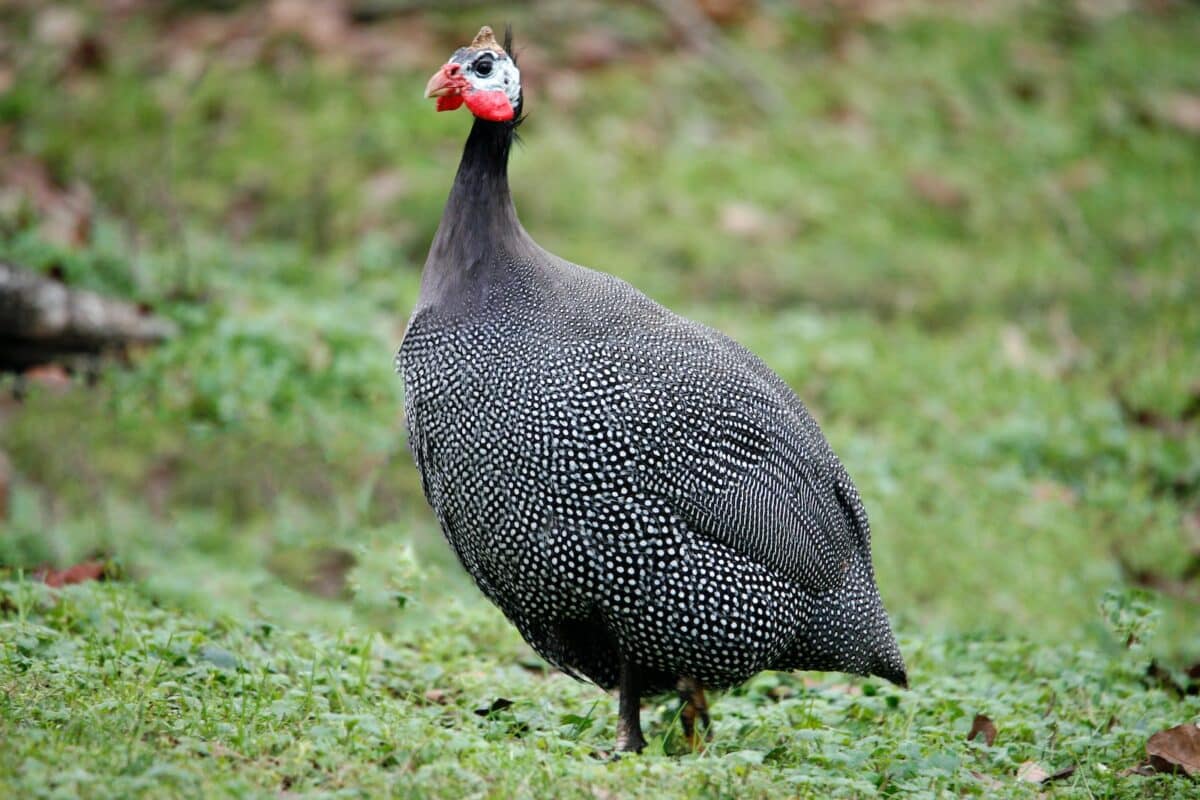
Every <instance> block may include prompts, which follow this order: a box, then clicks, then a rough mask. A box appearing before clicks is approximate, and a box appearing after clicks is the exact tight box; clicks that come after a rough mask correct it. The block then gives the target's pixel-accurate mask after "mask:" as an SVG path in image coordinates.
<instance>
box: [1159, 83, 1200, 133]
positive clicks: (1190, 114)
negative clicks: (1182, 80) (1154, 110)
mask: <svg viewBox="0 0 1200 800" xmlns="http://www.w3.org/2000/svg"><path fill="white" fill-rule="evenodd" d="M1162 117H1163V119H1164V120H1166V121H1167V122H1168V123H1170V124H1171V125H1173V126H1174V127H1176V128H1178V129H1179V130H1180V131H1182V132H1184V133H1188V134H1191V135H1192V136H1200V94H1184V93H1180V94H1175V95H1172V96H1170V97H1169V98H1167V100H1166V102H1165V103H1164V104H1163V110H1162Z"/></svg>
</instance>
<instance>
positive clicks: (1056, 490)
mask: <svg viewBox="0 0 1200 800" xmlns="http://www.w3.org/2000/svg"><path fill="white" fill-rule="evenodd" d="M1029 490H1030V494H1032V495H1033V499H1034V500H1036V501H1038V502H1039V503H1061V504H1062V505H1064V506H1074V505H1075V503H1076V502H1078V500H1079V497H1078V496H1077V495H1076V494H1075V491H1074V490H1073V489H1071V487H1069V486H1063V485H1062V484H1061V483H1059V482H1058V481H1051V480H1043V481H1034V483H1033V485H1032V486H1030V487H1029Z"/></svg>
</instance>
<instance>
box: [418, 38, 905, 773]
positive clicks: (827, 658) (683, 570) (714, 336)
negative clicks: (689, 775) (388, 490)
mask: <svg viewBox="0 0 1200 800" xmlns="http://www.w3.org/2000/svg"><path fill="white" fill-rule="evenodd" d="M505 49H506V50H508V49H510V48H508V47H507V46H506V47H505ZM435 77H436V76H435ZM431 85H432V81H431ZM468 91H469V90H468ZM442 99H443V98H442V97H441V96H439V102H440V101H441V100H442ZM516 108H517V112H518V114H519V108H520V98H519V96H518V100H517V103H516ZM515 124H516V122H515V121H500V122H497V121H492V120H490V119H488V118H484V117H478V116H477V119H476V121H475V124H474V127H473V129H472V132H471V135H470V137H469V139H468V142H467V146H466V149H465V150H464V154H463V159H462V163H461V165H460V168H459V173H458V176H457V177H456V179H455V184H454V188H453V189H452V191H451V196H450V200H449V201H448V202H447V207H446V211H445V214H444V215H443V219H442V224H441V226H440V228H439V230H438V233H437V235H436V237H435V239H434V243H433V246H432V248H431V250H430V254H429V258H428V260H427V262H426V265H425V271H424V274H423V279H422V290H421V296H420V299H419V301H418V305H417V308H416V310H415V311H414V313H413V316H412V318H411V320H410V322H409V327H408V330H407V332H406V334H405V337H404V342H403V344H402V346H401V349H400V352H399V354H398V356H397V367H398V369H399V371H400V372H401V374H402V376H403V379H404V385H405V412H406V417H407V421H408V427H409V434H410V444H411V449H412V452H413V454H414V457H415V460H416V463H417V467H418V469H419V471H420V474H421V478H422V482H423V486H424V490H425V494H426V497H427V498H428V500H429V503H430V505H431V506H432V508H433V511H434V513H435V514H436V516H437V518H438V519H439V521H440V522H441V525H442V528H443V531H444V533H445V535H446V538H447V540H448V541H449V543H450V545H451V547H452V548H453V549H454V551H455V553H456V554H457V556H458V558H459V559H460V561H461V562H462V564H463V566H464V567H465V568H466V570H467V572H468V573H470V574H471V576H472V577H473V578H474V579H475V582H476V583H477V584H478V586H479V588H480V589H481V590H482V591H483V592H484V594H486V595H487V596H488V598H489V599H491V600H492V602H494V603H495V604H496V605H497V606H499V607H500V609H501V610H502V611H503V612H504V613H505V615H506V616H507V617H508V618H509V619H510V620H511V621H512V622H513V624H514V625H516V627H517V628H518V629H519V630H520V632H521V634H522V635H523V636H524V637H525V639H526V640H527V641H528V642H529V643H530V644H531V645H532V646H533V647H534V648H535V649H536V650H537V651H538V652H539V653H540V654H541V655H542V656H543V657H545V658H546V659H547V660H548V661H549V662H551V663H552V664H554V665H555V666H557V667H559V668H561V669H562V670H564V671H566V672H567V673H569V674H572V675H575V676H577V677H583V678H587V679H589V680H592V681H594V682H595V683H597V684H599V685H600V686H602V687H605V688H612V687H615V686H620V687H621V689H622V695H623V698H622V725H623V728H622V733H621V736H622V737H623V738H622V741H621V744H622V745H623V746H624V747H626V748H628V749H638V747H639V746H640V744H641V733H640V729H637V721H636V698H637V696H639V695H640V694H641V693H646V692H657V691H666V690H671V689H675V688H677V687H682V686H684V685H686V686H687V687H689V688H688V690H687V691H688V694H687V696H688V697H690V696H694V694H695V692H699V691H700V688H699V687H701V686H709V687H727V686H731V685H735V684H738V683H740V682H742V681H744V680H746V679H747V678H749V677H750V676H752V675H754V674H755V673H757V672H759V671H761V670H764V669H779V670H791V669H826V670H842V671H848V672H855V673H861V674H877V675H881V676H883V677H885V678H888V679H890V680H893V681H896V682H898V683H904V681H905V672H904V666H903V661H902V659H901V657H900V652H899V649H898V648H897V646H896V642H895V639H894V638H893V636H892V633H891V629H890V626H889V624H888V620H887V615H886V613H885V611H884V609H883V605H882V603H881V601H880V599H879V595H878V592H877V590H876V588H875V581H874V574H873V570H872V566H871V558H870V532H869V527H868V523H867V516H866V512H865V510H864V508H863V504H862V501H861V500H860V498H859V495H858V492H857V491H856V490H855V488H854V485H853V483H852V482H851V480H850V477H849V475H848V474H847V473H846V470H845V469H844V468H843V466H842V464H841V463H840V462H839V461H838V459H837V457H836V456H835V455H834V453H833V451H832V450H831V449H830V447H829V444H828V443H827V442H826V440H825V438H824V436H823V435H822V434H821V431H820V429H819V428H818V427H817V424H816V422H815V421H814V420H813V418H812V417H811V415H810V414H809V413H808V411H807V410H806V409H805V407H804V405H803V404H802V403H801V402H800V400H799V399H798V398H797V397H796V395H795V394H794V393H793V392H792V391H791V389H789V388H788V387H787V385H786V384H784V382H783V381H782V380H780V379H779V378H778V377H777V376H776V375H775V374H774V373H773V372H772V371H771V370H770V369H769V368H768V367H767V366H766V365H765V364H764V363H763V362H762V361H761V360H759V359H758V358H757V357H755V356H754V355H753V354H751V353H750V352H749V351H747V350H746V349H744V348H743V347H741V346H740V345H738V344H737V343H735V342H734V341H732V340H731V339H729V338H728V337H726V336H725V335H723V334H721V333H719V332H718V331H715V330H713V329H712V328H709V327H707V326H704V325H701V324H699V323H696V322H692V321H689V320H687V319H684V318H683V317H680V316H678V315H677V314H674V313H672V312H671V311H669V310H667V309H665V308H663V307H662V306H660V305H658V304H657V303H654V302H653V301H651V300H649V299H648V298H647V297H646V296H645V295H643V294H641V293H640V292H638V291H637V290H636V289H634V288H633V287H632V286H630V285H629V284H627V283H625V282H624V281H621V280H618V279H616V278H614V277H611V276H608V275H605V274H603V273H599V272H594V271H592V270H589V269H585V268H583V267H579V266H576V265H574V264H571V263H569V262H566V261H564V260H562V259H560V258H557V257H556V256H553V255H551V254H550V253H548V252H546V251H545V250H543V249H542V248H540V247H539V246H538V245H537V244H536V243H534V242H533V240H532V239H531V238H530V237H529V236H528V234H526V233H525V231H524V229H523V228H522V227H521V226H520V223H519V222H518V221H517V217H516V213H515V211H514V210H513V206H512V201H511V197H510V195H509V191H508V181H507V160H508V150H509V146H510V143H511V140H512V135H513V128H514V126H515ZM626 695H632V697H633V700H632V705H631V704H630V702H627V700H626ZM700 697H702V693H701V694H700ZM685 700H686V697H685ZM630 708H632V711H631V710H630ZM704 714H705V719H706V718H707V711H705V712H704ZM631 717H632V718H631Z"/></svg>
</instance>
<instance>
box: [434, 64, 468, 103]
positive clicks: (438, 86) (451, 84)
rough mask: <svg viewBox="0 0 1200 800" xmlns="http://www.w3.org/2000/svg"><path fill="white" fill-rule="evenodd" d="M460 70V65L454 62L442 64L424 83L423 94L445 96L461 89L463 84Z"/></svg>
mask: <svg viewBox="0 0 1200 800" xmlns="http://www.w3.org/2000/svg"><path fill="white" fill-rule="evenodd" d="M461 71H462V67H460V66H459V65H458V64H455V63H454V62H450V63H448V64H445V65H443V66H442V68H441V69H439V70H438V71H437V72H435V73H433V77H432V78H430V79H429V83H427V84H425V96H426V97H445V96H446V95H448V94H454V93H455V92H457V91H459V90H461V89H462V84H463V79H462V76H461V75H460V74H459V73H460V72H461Z"/></svg>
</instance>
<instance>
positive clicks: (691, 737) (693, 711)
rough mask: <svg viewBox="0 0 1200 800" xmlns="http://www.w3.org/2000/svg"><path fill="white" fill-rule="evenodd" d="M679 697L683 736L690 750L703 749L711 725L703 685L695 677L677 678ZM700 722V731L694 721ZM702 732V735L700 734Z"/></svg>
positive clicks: (710, 733) (709, 734)
mask: <svg viewBox="0 0 1200 800" xmlns="http://www.w3.org/2000/svg"><path fill="white" fill-rule="evenodd" d="M679 699H680V700H681V701H683V708H681V709H680V711H679V721H680V722H681V723H682V724H683V736H684V738H685V739H687V743H688V747H689V748H691V750H692V752H698V751H700V750H703V749H704V743H705V742H706V741H708V740H709V739H711V738H712V726H711V724H710V722H709V718H708V699H707V698H705V696H704V685H703V684H702V683H700V681H698V680H696V679H695V678H680V679H679ZM697 720H699V722H700V732H698V731H697V730H696V722H697ZM701 732H702V734H703V735H700V734H701Z"/></svg>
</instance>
